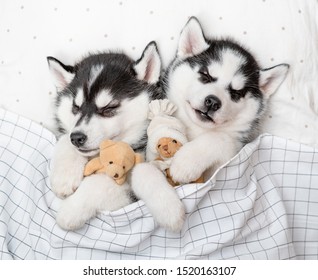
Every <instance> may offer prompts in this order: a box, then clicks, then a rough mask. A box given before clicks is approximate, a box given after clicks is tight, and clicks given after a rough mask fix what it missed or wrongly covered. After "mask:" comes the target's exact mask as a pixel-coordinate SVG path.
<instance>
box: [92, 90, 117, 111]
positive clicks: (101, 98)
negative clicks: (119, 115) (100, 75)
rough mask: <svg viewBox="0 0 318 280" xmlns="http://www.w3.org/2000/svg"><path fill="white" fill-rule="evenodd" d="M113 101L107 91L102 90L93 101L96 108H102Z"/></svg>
mask: <svg viewBox="0 0 318 280" xmlns="http://www.w3.org/2000/svg"><path fill="white" fill-rule="evenodd" d="M112 100H113V98H112V96H111V95H110V92H109V91H108V90H102V91H101V92H100V93H99V94H98V96H97V97H96V99H95V103H96V106H97V107H98V108H103V107H105V106H107V105H108V104H109V103H110V102H111V101H112Z"/></svg>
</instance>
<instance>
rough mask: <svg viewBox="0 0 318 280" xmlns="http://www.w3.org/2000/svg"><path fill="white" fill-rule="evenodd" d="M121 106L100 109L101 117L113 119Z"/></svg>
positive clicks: (108, 106) (115, 105)
mask: <svg viewBox="0 0 318 280" xmlns="http://www.w3.org/2000/svg"><path fill="white" fill-rule="evenodd" d="M119 106H120V104H114V105H107V106H105V107H103V108H100V109H99V110H98V111H97V112H98V114H99V115H100V116H102V117H105V118H111V117H113V116H114V115H115V111H116V109H117V108H119Z"/></svg>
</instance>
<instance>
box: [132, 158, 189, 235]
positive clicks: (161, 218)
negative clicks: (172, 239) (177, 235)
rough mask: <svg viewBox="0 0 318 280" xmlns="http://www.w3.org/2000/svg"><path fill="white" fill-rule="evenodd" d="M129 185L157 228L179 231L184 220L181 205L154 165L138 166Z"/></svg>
mask: <svg viewBox="0 0 318 280" xmlns="http://www.w3.org/2000/svg"><path fill="white" fill-rule="evenodd" d="M145 174H146V175H147V176H146V175H145ZM131 185H132V189H133V191H134V193H135V194H136V196H137V197H138V198H139V199H142V200H143V201H144V202H145V204H146V206H147V207H148V209H149V212H150V213H151V215H152V216H153V218H154V220H155V221H156V222H157V224H159V226H161V227H163V228H165V229H167V230H169V231H180V230H181V228H182V226H183V222H184V218H185V209H184V206H183V203H182V201H181V200H180V198H179V196H178V194H177V192H176V191H175V189H174V188H173V187H172V186H171V185H169V183H168V182H167V180H166V177H165V176H164V175H163V173H162V172H161V171H160V170H159V169H158V168H157V167H156V166H155V165H153V164H151V163H140V164H138V165H137V166H136V167H135V168H134V170H133V173H132V177H131Z"/></svg>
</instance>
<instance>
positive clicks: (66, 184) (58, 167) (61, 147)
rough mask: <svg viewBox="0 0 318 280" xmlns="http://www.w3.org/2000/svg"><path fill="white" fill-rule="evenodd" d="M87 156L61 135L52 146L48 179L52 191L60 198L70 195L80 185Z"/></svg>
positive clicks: (67, 137)
mask: <svg viewBox="0 0 318 280" xmlns="http://www.w3.org/2000/svg"><path fill="white" fill-rule="evenodd" d="M86 163H87V158H86V157H84V156H82V155H81V154H80V153H78V151H77V150H76V149H75V147H74V146H73V145H72V144H71V142H70V140H69V135H63V136H62V137H61V138H60V139H59V141H58V142H57V144H56V146H55V148H54V156H53V157H52V160H51V173H50V181H51V187H52V190H53V192H54V193H55V194H56V195H57V196H58V197H60V198H65V197H67V196H69V195H71V194H72V193H73V192H74V191H75V190H76V189H77V188H78V186H79V185H80V183H81V182H82V179H83V172H84V167H85V164H86Z"/></svg>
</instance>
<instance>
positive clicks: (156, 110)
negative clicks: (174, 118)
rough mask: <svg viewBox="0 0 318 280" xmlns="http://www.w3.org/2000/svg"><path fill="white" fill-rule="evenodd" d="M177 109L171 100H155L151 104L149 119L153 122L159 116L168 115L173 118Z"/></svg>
mask: <svg viewBox="0 0 318 280" xmlns="http://www.w3.org/2000/svg"><path fill="white" fill-rule="evenodd" d="M176 110H177V107H176V106H175V105H174V104H173V103H172V102H171V101H170V100H169V99H158V100H153V101H151V102H150V104H149V116H148V118H149V119H150V120H152V119H153V118H154V117H155V116H158V115H168V116H171V115H172V114H173V113H174V112H175V111H176Z"/></svg>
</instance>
